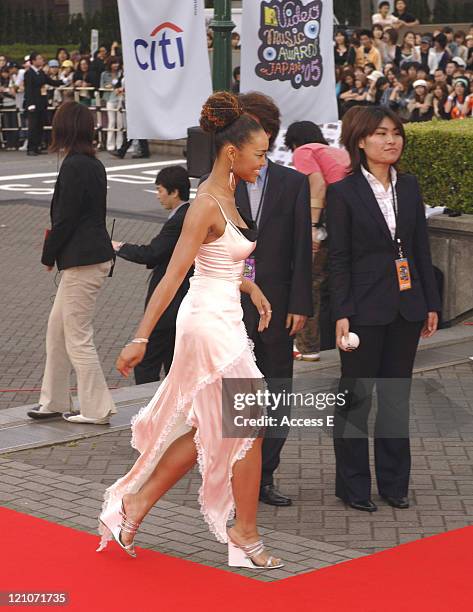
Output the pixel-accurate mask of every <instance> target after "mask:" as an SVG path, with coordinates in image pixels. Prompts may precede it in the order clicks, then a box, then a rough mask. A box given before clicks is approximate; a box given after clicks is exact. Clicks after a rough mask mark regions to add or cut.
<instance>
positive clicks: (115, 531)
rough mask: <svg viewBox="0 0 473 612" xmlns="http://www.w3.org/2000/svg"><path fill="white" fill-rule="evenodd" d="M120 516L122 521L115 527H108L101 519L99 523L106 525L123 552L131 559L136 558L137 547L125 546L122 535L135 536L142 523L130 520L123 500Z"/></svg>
mask: <svg viewBox="0 0 473 612" xmlns="http://www.w3.org/2000/svg"><path fill="white" fill-rule="evenodd" d="M118 514H119V515H120V516H121V517H122V519H121V521H120V522H118V521H117V524H116V525H115V526H113V527H112V526H111V525H107V523H105V522H104V521H103V520H102V519H100V518H99V521H100V522H101V523H102V525H104V526H105V527H106V528H107V529H108V530H109V531H110V532H111V534H112V535H113V537H114V539H115V541H116V542H117V544H118V545H119V546H120V548H123V550H124V551H125V552H126V553H127V554H129V555H130V557H136V552H135V545H134V543H133V542H131V543H130V544H123V542H122V541H121V538H120V535H121V532H122V531H123V532H124V533H130V534H131V535H135V534H136V532H137V531H138V529H139V528H140V525H141V522H139V523H137V522H135V521H132V520H131V519H129V518H128V516H127V515H126V512H125V506H124V505H123V499H122V500H121V509H120V510H119V511H118Z"/></svg>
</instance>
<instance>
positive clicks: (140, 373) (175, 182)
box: [113, 166, 193, 385]
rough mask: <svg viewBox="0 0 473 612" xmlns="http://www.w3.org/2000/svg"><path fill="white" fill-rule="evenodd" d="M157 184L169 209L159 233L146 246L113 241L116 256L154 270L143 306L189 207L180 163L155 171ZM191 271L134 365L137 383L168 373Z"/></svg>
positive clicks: (185, 177) (187, 183)
mask: <svg viewBox="0 0 473 612" xmlns="http://www.w3.org/2000/svg"><path fill="white" fill-rule="evenodd" d="M156 187H157V193H158V197H159V200H160V202H161V204H162V205H163V207H164V208H166V209H167V210H169V211H170V213H169V217H168V220H167V221H166V223H165V224H164V225H163V227H162V229H161V231H160V232H159V234H158V235H157V236H156V237H155V238H153V240H152V241H151V242H150V244H147V245H137V244H129V243H127V242H124V243H123V242H114V243H113V246H114V248H115V250H116V252H117V255H118V256H119V257H122V258H123V259H127V260H128V261H134V262H135V263H139V264H145V265H146V267H147V268H150V269H151V268H152V269H153V272H152V274H151V278H150V281H149V288H148V294H147V296H146V301H145V308H146V306H147V304H148V302H149V300H150V298H151V296H152V294H153V291H154V290H155V288H156V287H157V285H158V283H159V281H160V280H161V279H162V278H163V276H164V274H165V273H166V269H167V267H168V264H169V261H170V259H171V257H172V254H173V252H174V247H175V246H176V243H177V241H178V240H179V236H180V235H181V230H182V225H183V223H184V217H185V215H186V212H187V210H188V208H189V192H190V181H189V176H188V174H187V172H186V170H185V169H184V168H182V167H181V166H169V167H167V168H163V170H161V171H160V172H159V173H158V176H157V177H156ZM192 273H193V268H191V269H190V270H189V272H188V274H187V276H186V278H185V279H184V282H183V283H182V285H181V286H180V288H179V290H178V291H177V293H176V295H175V297H174V299H173V300H172V302H171V303H170V305H169V306H168V308H167V309H166V310H165V311H164V313H163V315H162V317H161V318H160V319H159V321H158V323H157V325H156V327H155V329H154V331H153V333H152V334H151V336H150V338H149V343H148V347H147V350H146V355H145V358H144V359H143V361H142V362H141V363H140V364H139V365H138V366H136V368H135V381H136V384H137V385H142V384H144V383H148V382H154V381H157V380H159V378H160V372H161V368H162V367H164V371H165V372H166V374H167V373H168V372H169V368H170V367H171V363H172V358H173V355H174V342H175V337H176V316H177V311H178V310H179V306H180V305H181V302H182V299H183V298H184V296H185V294H186V293H187V291H188V289H189V277H190V276H191V275H192Z"/></svg>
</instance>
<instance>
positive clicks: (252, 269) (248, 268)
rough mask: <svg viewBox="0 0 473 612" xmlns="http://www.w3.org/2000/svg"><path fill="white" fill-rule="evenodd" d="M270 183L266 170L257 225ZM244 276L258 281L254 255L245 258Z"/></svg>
mask: <svg viewBox="0 0 473 612" xmlns="http://www.w3.org/2000/svg"><path fill="white" fill-rule="evenodd" d="M267 185H268V170H266V176H265V177H264V183H263V189H262V190H261V197H260V201H259V204H258V210H257V212H256V217H255V219H254V221H255V223H256V225H258V222H259V218H260V215H261V209H262V206H263V201H264V196H265V193H266V187H267ZM243 276H244V278H248V279H249V280H250V281H252V282H253V283H254V282H256V259H255V258H254V257H248V258H247V259H245V267H244V269H243Z"/></svg>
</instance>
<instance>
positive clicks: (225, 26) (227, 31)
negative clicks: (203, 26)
mask: <svg viewBox="0 0 473 612" xmlns="http://www.w3.org/2000/svg"><path fill="white" fill-rule="evenodd" d="M214 6H215V8H214V18H213V19H212V21H211V22H210V27H211V28H212V30H213V34H214V36H213V69H212V82H213V88H214V91H221V90H226V91H229V90H230V88H231V83H232V35H231V32H232V30H233V28H234V27H235V24H234V23H233V21H232V9H231V1H230V0H215V4H214Z"/></svg>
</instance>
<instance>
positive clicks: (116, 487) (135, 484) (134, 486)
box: [98, 339, 256, 550]
mask: <svg viewBox="0 0 473 612" xmlns="http://www.w3.org/2000/svg"><path fill="white" fill-rule="evenodd" d="M251 345H252V341H251V340H250V339H248V344H245V346H244V347H243V349H242V350H240V352H239V353H238V355H237V356H236V357H234V358H233V359H232V360H231V361H230V362H228V363H227V364H225V365H224V366H221V367H220V368H217V369H216V370H215V371H214V372H211V373H210V374H207V375H206V376H205V377H203V378H202V379H201V380H200V381H199V382H198V383H197V384H196V385H195V387H194V388H193V389H191V390H190V391H189V392H187V393H186V394H184V395H181V396H180V397H179V398H178V401H177V405H176V410H175V411H174V413H173V414H172V416H171V417H170V418H169V420H168V422H167V423H166V426H165V427H164V430H163V432H162V433H161V435H160V436H159V439H158V440H157V442H156V444H155V445H154V447H153V448H152V450H151V456H150V458H149V459H148V461H147V462H146V463H145V465H144V466H143V468H142V469H141V470H140V473H139V475H137V476H136V477H135V478H134V479H133V480H131V481H130V482H129V483H127V485H126V487H124V488H121V487H120V483H121V481H122V480H123V479H124V478H125V476H123V477H122V478H120V479H119V480H117V481H116V482H115V483H114V484H113V485H112V486H111V487H109V488H108V489H107V490H106V491H105V494H104V502H103V504H102V512H101V514H102V513H104V512H105V509H106V508H107V506H108V504H109V503H113V502H114V501H116V499H117V498H122V497H123V496H124V495H126V494H127V493H135V492H136V491H138V490H139V489H140V488H141V486H142V484H143V483H144V482H146V480H147V479H148V478H149V476H150V475H151V473H152V471H153V470H154V468H155V467H156V456H157V455H158V454H159V452H160V450H161V448H162V446H163V444H164V443H165V442H166V439H167V437H168V436H169V434H170V433H171V431H172V428H173V427H174V425H175V424H176V422H177V420H178V418H179V416H180V415H182V414H183V412H184V407H185V406H186V405H188V404H190V403H192V402H193V400H194V398H195V397H196V395H197V394H198V393H199V391H201V390H202V389H203V388H204V387H206V386H207V385H209V384H211V383H213V382H215V381H217V380H218V379H219V378H223V377H224V376H225V374H226V372H228V371H229V370H230V369H232V368H234V367H235V366H236V365H238V362H239V361H241V360H242V359H244V358H246V355H245V354H246V352H247V351H248V347H250V350H251V351H252V346H251ZM252 356H253V360H255V357H254V353H253V352H252ZM255 361H256V360H255ZM162 384H163V385H164V384H165V383H164V382H163V383H162ZM160 388H161V387H160ZM148 407H149V404H147V405H146V406H143V407H142V408H141V409H140V411H139V412H138V413H137V414H135V415H134V416H133V418H132V419H131V428H132V438H131V446H132V447H133V448H135V449H136V450H138V449H137V447H136V444H137V442H136V439H135V432H134V425H135V423H136V421H137V420H138V419H139V418H140V416H141V415H142V414H143V412H144V411H145V410H146V409H147V408H148ZM194 441H195V444H196V448H197V457H198V465H199V471H200V473H201V475H203V473H204V472H203V469H204V465H205V457H204V450H203V449H202V446H201V444H200V440H199V436H198V429H197V430H196V433H195V436H194ZM252 444H253V439H252V438H249V439H246V440H245V444H244V446H243V448H242V449H241V450H240V451H239V453H237V455H236V456H235V457H234V458H233V459H232V462H231V467H233V464H234V463H235V461H237V460H239V459H243V457H244V456H245V454H246V452H247V451H248V450H249V449H250V448H251V446H252ZM229 480H230V482H229V486H230V487H231V470H230V475H229ZM199 502H200V505H201V511H202V515H203V517H204V520H205V521H206V523H207V524H208V526H209V529H210V531H211V533H213V534H214V535H215V537H216V538H217V540H219V541H220V542H226V541H227V540H226V532H225V535H221V534H219V533H218V530H217V527H216V525H215V524H214V521H213V520H212V519H211V518H210V516H209V515H208V513H207V512H206V510H205V508H204V500H203V491H202V486H201V488H200V490H199ZM233 516H234V508H232V509H231V510H230V512H229V516H228V519H227V520H230V519H231V518H233ZM98 532H99V534H100V535H101V536H102V538H101V540H100V544H99V548H98V550H103V549H104V548H105V547H106V546H107V543H108V542H109V541H110V540H112V539H113V536H112V534H111V532H110V530H109V529H108V528H107V527H105V525H103V524H102V523H100V522H99V527H98Z"/></svg>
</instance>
